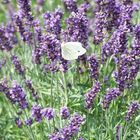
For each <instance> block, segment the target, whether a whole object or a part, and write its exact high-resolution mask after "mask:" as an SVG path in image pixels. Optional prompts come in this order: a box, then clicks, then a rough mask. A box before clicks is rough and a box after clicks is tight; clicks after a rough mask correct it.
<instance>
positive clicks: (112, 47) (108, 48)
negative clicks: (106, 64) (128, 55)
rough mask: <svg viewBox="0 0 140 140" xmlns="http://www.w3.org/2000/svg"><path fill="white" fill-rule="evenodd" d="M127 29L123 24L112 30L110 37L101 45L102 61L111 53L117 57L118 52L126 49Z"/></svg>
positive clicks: (123, 51)
mask: <svg viewBox="0 0 140 140" xmlns="http://www.w3.org/2000/svg"><path fill="white" fill-rule="evenodd" d="M127 32H128V31H127V29H126V28H125V26H120V27H119V28H118V29H117V30H116V31H114V32H113V35H112V36H111V39H110V40H109V41H108V42H107V43H105V44H104V45H103V46H102V59H103V61H104V60H105V59H106V58H107V57H108V56H111V55H114V56H115V57H118V56H119V55H120V54H122V53H125V52H126V51H127V35H126V34H127Z"/></svg>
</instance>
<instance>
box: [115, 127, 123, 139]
mask: <svg viewBox="0 0 140 140" xmlns="http://www.w3.org/2000/svg"><path fill="white" fill-rule="evenodd" d="M121 128H122V126H120V125H117V127H116V140H120V131H121Z"/></svg>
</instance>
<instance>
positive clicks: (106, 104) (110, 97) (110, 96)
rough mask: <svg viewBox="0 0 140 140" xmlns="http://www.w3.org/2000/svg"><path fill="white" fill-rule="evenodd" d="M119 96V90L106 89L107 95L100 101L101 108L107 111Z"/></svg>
mask: <svg viewBox="0 0 140 140" xmlns="http://www.w3.org/2000/svg"><path fill="white" fill-rule="evenodd" d="M120 95H121V92H120V90H119V88H112V89H108V91H107V93H106V94H105V96H104V98H103V100H102V104H103V108H105V109H107V108H108V107H109V105H110V103H111V102H112V101H113V100H115V99H116V98H117V97H119V96H120Z"/></svg>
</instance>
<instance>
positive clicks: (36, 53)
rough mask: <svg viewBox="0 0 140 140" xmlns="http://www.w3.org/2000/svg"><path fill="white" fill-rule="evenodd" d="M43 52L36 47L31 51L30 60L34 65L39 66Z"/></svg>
mask: <svg viewBox="0 0 140 140" xmlns="http://www.w3.org/2000/svg"><path fill="white" fill-rule="evenodd" d="M43 54H44V53H43V50H42V49H41V48H40V47H37V48H35V49H34V50H33V53H32V59H33V62H34V63H35V64H41V57H42V56H43Z"/></svg>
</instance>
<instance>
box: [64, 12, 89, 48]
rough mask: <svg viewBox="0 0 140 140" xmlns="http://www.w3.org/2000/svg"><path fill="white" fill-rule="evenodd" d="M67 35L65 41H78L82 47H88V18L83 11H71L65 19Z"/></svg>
mask: <svg viewBox="0 0 140 140" xmlns="http://www.w3.org/2000/svg"><path fill="white" fill-rule="evenodd" d="M66 23H67V30H66V34H67V36H68V40H67V41H74V42H76V41H78V42H81V43H82V44H83V47H84V48H87V47H88V19H87V17H86V15H85V14H84V13H81V12H72V13H71V15H70V17H69V18H68V19H67V21H66Z"/></svg>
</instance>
